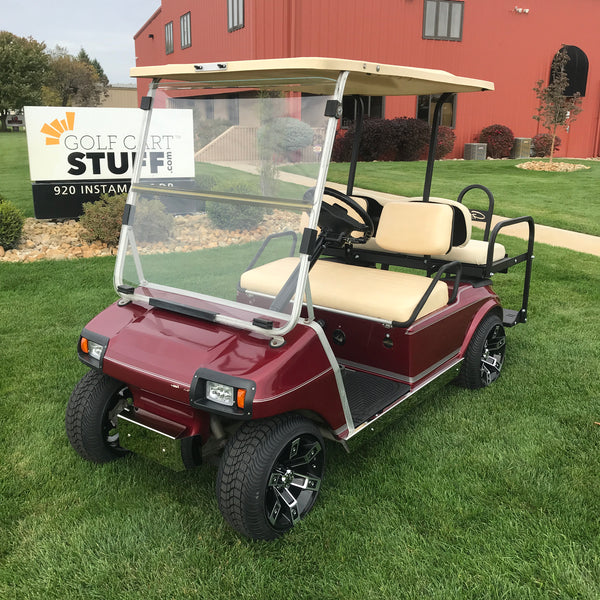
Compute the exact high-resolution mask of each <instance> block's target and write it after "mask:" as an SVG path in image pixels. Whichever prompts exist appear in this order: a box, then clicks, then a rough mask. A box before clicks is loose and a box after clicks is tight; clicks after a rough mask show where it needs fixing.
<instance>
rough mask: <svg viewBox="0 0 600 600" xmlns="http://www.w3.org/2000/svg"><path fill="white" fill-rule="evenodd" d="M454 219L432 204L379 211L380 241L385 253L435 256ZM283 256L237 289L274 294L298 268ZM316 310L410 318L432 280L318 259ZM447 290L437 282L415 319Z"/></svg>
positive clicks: (313, 285) (313, 276) (313, 275)
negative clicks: (329, 309) (319, 307)
mask: <svg viewBox="0 0 600 600" xmlns="http://www.w3.org/2000/svg"><path fill="white" fill-rule="evenodd" d="M453 221H454V216H453V210H452V208H451V207H449V206H446V205H443V204H434V203H424V202H421V203H412V202H398V203H391V204H387V205H385V206H384V207H383V211H382V213H381V218H380V221H379V233H378V238H379V243H380V245H381V246H382V248H384V249H385V250H387V251H389V252H403V253H408V252H410V253H413V254H435V253H438V252H442V253H443V251H445V250H448V249H449V247H450V243H451V240H452V226H453ZM298 260H299V259H298V258H297V257H291V258H282V259H280V260H276V261H274V262H271V263H267V264H265V265H262V266H260V267H256V268H254V269H251V270H249V271H246V272H245V273H243V274H242V277H241V280H240V286H241V288H242V289H244V290H246V291H247V292H248V293H257V294H265V295H267V296H276V295H277V293H278V292H279V290H280V289H281V288H282V287H283V284H284V283H285V282H286V281H287V279H288V278H289V277H290V275H291V274H292V272H293V271H294V268H295V267H296V265H297V264H298ZM309 281H310V292H311V296H312V301H313V303H314V304H315V305H316V306H321V307H324V308H331V309H335V310H342V311H346V312H350V313H356V314H358V315H364V316H368V317H373V318H377V319H382V320H385V321H396V322H399V323H404V322H406V321H408V320H409V319H410V317H411V316H412V314H413V312H414V311H415V310H416V308H417V306H418V304H419V302H420V301H421V299H422V298H423V296H424V295H425V293H426V291H427V290H428V288H429V287H430V285H432V280H431V279H429V278H428V277H425V276H424V275H413V274H409V273H400V272H398V271H386V270H382V269H375V268H369V267H359V266H356V265H348V264H342V263H335V262H331V261H327V260H319V261H317V263H316V264H315V265H314V267H313V268H312V269H311V271H310V274H309ZM448 297H449V294H448V286H447V285H446V284H445V283H444V282H443V281H438V282H437V283H435V285H434V286H433V289H432V290H431V293H430V296H429V298H428V299H427V301H426V302H425V304H424V306H423V307H422V309H421V310H420V311H419V313H418V316H417V318H420V317H423V316H425V315H427V314H429V313H431V312H434V311H436V310H438V309H440V308H442V307H444V306H445V305H446V304H447V303H448Z"/></svg>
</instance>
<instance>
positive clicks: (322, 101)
mask: <svg viewBox="0 0 600 600" xmlns="http://www.w3.org/2000/svg"><path fill="white" fill-rule="evenodd" d="M132 74H133V75H134V76H136V77H148V78H150V79H152V80H153V82H152V84H151V86H150V91H149V95H148V96H147V97H145V98H144V99H143V100H142V108H144V109H145V110H146V119H145V120H144V125H143V130H142V132H141V140H142V141H141V147H142V148H144V149H145V151H144V153H142V156H141V159H140V160H138V161H137V163H136V167H135V172H134V176H133V181H132V187H131V191H130V193H129V196H128V200H127V205H126V209H125V213H124V217H123V226H122V232H121V238H120V243H119V249H118V255H117V261H116V266H115V274H114V285H115V289H116V291H117V294H118V295H119V300H118V301H117V302H116V303H115V304H113V305H112V306H110V307H108V308H107V309H106V310H105V311H103V312H102V313H100V314H99V315H98V316H96V317H95V318H94V319H92V321H90V323H88V324H87V325H86V327H85V328H84V330H83V331H82V335H81V338H80V341H79V346H78V352H79V357H80V359H81V360H82V361H83V362H84V363H86V364H87V365H89V366H90V367H92V370H91V371H90V374H88V376H86V377H84V379H82V381H81V382H80V384H78V387H77V388H76V389H75V391H74V393H73V396H72V398H71V401H70V404H69V407H68V409H67V433H68V434H69V438H70V440H71V443H72V444H73V446H74V447H75V449H76V450H77V451H78V452H79V453H80V454H81V455H82V456H84V457H85V458H87V459H90V460H94V461H96V462H103V461H105V460H111V459H112V458H115V457H117V456H119V455H121V454H123V453H125V452H126V451H134V452H136V453H140V454H144V455H147V456H150V457H152V458H155V459H156V460H158V461H159V462H161V463H164V464H168V465H169V466H171V467H173V468H189V467H191V466H195V465H197V464H200V463H202V462H203V461H209V460H211V459H215V458H219V457H220V456H221V455H222V457H221V458H220V467H219V474H218V477H217V495H218V498H219V506H220V508H221V510H222V512H223V514H224V516H225V518H226V519H227V520H228V522H229V523H230V524H231V525H233V526H234V527H235V528H236V529H237V530H238V531H240V532H241V533H242V534H244V535H247V536H249V537H253V538H266V539H270V538H273V537H277V536H278V535H281V533H283V532H285V531H286V530H288V529H289V528H291V527H292V526H293V525H295V524H296V523H297V522H298V521H299V520H300V519H301V518H303V517H304V516H305V515H306V514H307V513H308V511H309V510H310V509H311V507H312V505H313V503H314V501H315V499H316V497H317V494H318V491H319V489H320V485H321V480H322V474H323V468H324V451H325V449H324V443H323V438H328V439H332V440H337V441H339V442H342V443H344V444H345V442H346V440H348V439H350V438H351V437H353V436H354V435H356V434H357V433H358V432H359V431H361V429H363V428H364V427H366V426H367V425H369V424H370V423H372V422H373V421H374V420H376V419H378V418H379V417H381V416H382V415H384V414H385V413H387V412H388V411H390V410H391V409H392V408H394V407H396V406H397V405H399V404H400V403H402V402H404V401H405V400H406V399H408V398H411V397H413V396H414V395H415V394H416V393H417V392H418V391H419V390H421V389H422V388H424V387H425V386H428V387H429V386H430V384H432V383H434V382H435V383H436V384H439V383H441V382H445V381H447V380H449V379H454V378H456V377H457V376H458V378H459V381H460V382H461V383H462V384H463V385H466V386H467V387H474V388H476V387H483V386H485V385H488V384H489V383H491V382H492V381H494V380H495V379H496V378H497V377H498V376H499V374H500V369H501V367H502V363H503V359H504V352H505V334H504V328H505V327H507V326H512V325H515V324H516V323H520V322H525V320H526V315H527V301H528V289H529V277H530V271H531V259H532V250H533V222H532V221H531V219H530V218H529V217H524V218H523V219H520V220H519V219H517V220H513V221H511V223H513V222H514V223H516V222H520V221H523V222H526V223H527V224H528V227H529V239H528V242H527V249H526V251H525V252H523V254H520V255H517V256H512V257H508V256H507V255H506V253H505V251H504V248H503V247H502V246H501V245H500V244H499V243H497V241H496V236H497V234H498V231H499V230H500V228H501V227H502V226H499V227H497V228H495V229H494V231H492V232H490V231H489V220H490V219H491V210H490V211H488V212H489V214H484V218H485V219H486V220H487V221H488V229H487V231H486V235H485V239H484V240H483V241H477V240H474V239H471V225H472V220H473V216H472V214H471V212H470V211H469V210H468V209H466V208H465V207H464V205H463V204H462V197H461V198H459V200H460V201H452V200H446V199H441V198H430V197H429V189H430V185H431V176H432V169H433V150H432V151H431V152H430V159H429V162H428V169H427V176H426V181H425V185H424V192H423V196H422V197H419V198H401V197H396V198H392V199H390V198H389V197H383V195H378V194H377V193H373V194H370V195H368V196H366V195H359V196H357V195H354V189H353V181H354V172H355V169H356V158H357V156H358V142H359V138H360V132H358V133H357V136H356V137H357V141H356V147H355V152H354V156H353V160H352V164H351V166H350V176H349V180H348V185H347V186H346V187H345V188H341V189H340V188H339V186H337V187H336V186H332V185H330V184H328V183H327V170H328V166H329V160H330V155H331V151H332V147H333V143H334V137H335V134H336V130H337V127H338V120H339V118H340V116H341V106H342V97H343V96H344V95H356V96H360V95H382V96H389V95H416V94H452V93H459V92H473V91H482V90H489V89H493V85H492V84H491V83H489V82H485V81H479V80H473V79H466V78H462V77H456V76H453V75H451V74H449V73H446V72H442V71H434V70H428V69H413V68H408V67H397V66H390V65H377V64H372V63H363V62H358V61H345V60H337V59H320V58H308V59H306V58H304V59H300V58H298V59H277V60H266V61H240V62H232V63H215V64H204V65H202V64H194V65H166V66H159V67H142V68H136V69H133V72H132ZM359 104H360V101H359ZM438 113H439V111H436V115H437V114H438ZM360 117H361V115H360V108H359V121H360ZM171 122H172V123H173V126H172V128H170V126H169V124H170V123H171ZM359 124H360V123H359ZM357 129H359V128H358V127H357ZM433 130H434V131H433V134H432V140H431V143H430V148H431V149H433V148H435V131H436V127H434V128H433ZM165 132H167V133H165ZM475 187H477V186H475ZM479 187H481V186H479ZM467 191H468V190H467ZM485 191H486V192H487V190H485ZM488 195H489V197H490V201H491V202H492V201H493V197H492V196H491V193H488ZM521 262H525V263H526V265H527V266H526V273H525V278H524V279H525V282H524V288H523V301H522V306H521V307H520V308H518V309H516V310H512V311H511V310H505V309H503V308H502V306H501V304H500V301H499V298H498V297H497V295H496V294H495V293H494V291H493V290H492V282H491V277H492V274H493V273H496V272H502V271H506V269H507V268H509V267H511V266H513V265H515V264H518V263H521ZM403 267H409V268H411V269H417V270H418V273H417V274H415V273H414V272H407V270H406V269H404V268H403ZM92 414H93V415H95V416H94V417H89V415H92ZM88 417H89V418H88ZM90 423H91V424H90ZM264 440H266V441H264ZM261 444H264V447H263V446H261V451H260V452H258V451H255V448H256V447H257V446H260V445H261ZM264 456H266V457H267V458H264ZM253 470H254V471H255V472H256V473H258V475H257V476H254V477H251V476H250V475H248V473H249V472H251V471H253ZM234 492H235V493H234ZM234 496H235V498H234ZM252 498H254V500H252ZM257 498H258V500H257Z"/></svg>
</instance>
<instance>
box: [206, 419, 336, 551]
mask: <svg viewBox="0 0 600 600" xmlns="http://www.w3.org/2000/svg"><path fill="white" fill-rule="evenodd" d="M324 470H325V445H324V443H323V438H322V436H321V434H320V432H319V429H318V428H317V427H316V425H314V423H312V421H309V420H308V419H305V418H304V417H301V416H300V415H293V414H291V415H283V416H278V417H273V418H270V419H263V420H260V421H249V422H247V423H245V424H244V425H242V427H240V429H238V431H237V432H236V433H235V434H234V436H233V437H232V438H231V439H230V440H229V442H228V443H227V446H226V447H225V451H224V453H223V456H222V458H221V462H220V465H219V472H218V474H217V500H218V503H219V509H220V510H221V513H222V514H223V516H224V517H225V519H226V521H227V522H228V523H229V524H230V525H231V526H232V527H233V528H234V529H235V530H236V531H238V532H239V533H241V534H242V535H244V536H246V537H249V538H252V539H262V540H272V539H275V538H277V537H279V536H281V535H283V534H284V533H285V532H286V531H288V530H289V529H291V528H292V527H293V526H294V525H296V524H297V523H298V521H300V520H301V519H303V518H304V517H305V516H306V515H307V514H308V512H309V511H310V510H311V508H312V507H313V505H314V503H315V500H316V499H317V496H318V494H319V490H320V488H321V481H322V479H323V473H324Z"/></svg>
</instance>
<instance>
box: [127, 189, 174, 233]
mask: <svg viewBox="0 0 600 600" xmlns="http://www.w3.org/2000/svg"><path fill="white" fill-rule="evenodd" d="M134 220H135V238H136V240H137V241H138V242H162V241H164V240H168V239H169V238H170V237H171V236H172V235H173V228H174V226H175V219H174V218H173V216H172V215H170V214H168V213H167V211H166V210H165V207H164V205H163V203H162V202H161V201H160V200H159V199H158V198H151V199H150V200H144V199H141V200H138V201H137V202H136V205H135V214H134Z"/></svg>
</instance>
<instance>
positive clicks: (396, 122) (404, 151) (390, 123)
mask: <svg viewBox="0 0 600 600" xmlns="http://www.w3.org/2000/svg"><path fill="white" fill-rule="evenodd" d="M430 131H431V129H430V127H429V125H428V124H427V123H426V122H425V121H421V120H420V119H412V118H409V117H399V118H396V119H365V121H364V122H363V130H362V137H361V142H360V151H359V155H358V159H359V160H362V161H371V160H418V159H419V157H420V155H421V153H422V151H423V148H424V147H425V146H426V145H427V142H428V141H429V135H430ZM355 133H356V128H355V126H354V125H352V126H351V127H350V128H349V129H348V130H346V132H345V134H342V133H338V135H337V136H336V140H335V142H334V145H333V153H332V160H334V161H337V162H342V161H344V162H345V161H349V160H350V158H351V156H352V144H353V142H354V136H355Z"/></svg>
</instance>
